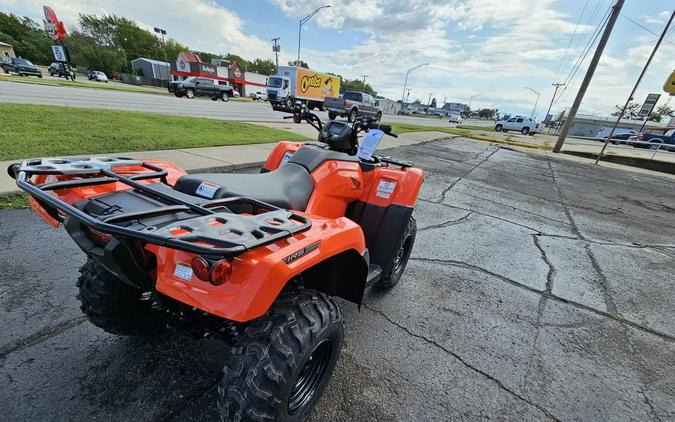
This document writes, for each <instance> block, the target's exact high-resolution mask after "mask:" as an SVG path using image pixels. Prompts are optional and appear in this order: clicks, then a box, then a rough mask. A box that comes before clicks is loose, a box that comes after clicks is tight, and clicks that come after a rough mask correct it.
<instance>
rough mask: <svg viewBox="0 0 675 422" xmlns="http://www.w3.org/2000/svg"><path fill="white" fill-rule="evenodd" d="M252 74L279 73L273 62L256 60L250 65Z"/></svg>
mask: <svg viewBox="0 0 675 422" xmlns="http://www.w3.org/2000/svg"><path fill="white" fill-rule="evenodd" d="M247 70H250V71H251V72H255V73H260V74H261V75H273V74H275V73H276V71H277V67H276V65H275V64H274V62H273V61H272V60H269V59H265V60H263V59H255V60H253V62H252V63H251V65H250V69H247Z"/></svg>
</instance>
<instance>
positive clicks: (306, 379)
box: [288, 340, 333, 415]
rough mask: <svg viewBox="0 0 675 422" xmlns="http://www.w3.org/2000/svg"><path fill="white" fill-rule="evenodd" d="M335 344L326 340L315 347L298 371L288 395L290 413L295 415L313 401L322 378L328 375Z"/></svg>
mask: <svg viewBox="0 0 675 422" xmlns="http://www.w3.org/2000/svg"><path fill="white" fill-rule="evenodd" d="M332 354H333V345H332V344H331V342H330V341H329V340H324V341H322V342H321V343H319V345H318V346H317V347H316V348H315V349H314V351H313V352H312V354H311V355H310V356H309V359H307V361H306V362H305V364H304V366H303V367H302V369H301V370H300V372H299V373H298V376H297V377H296V379H295V382H294V383H293V388H292V389H291V394H290V396H289V397H288V413H289V414H291V415H293V414H296V413H298V412H299V411H301V410H303V409H305V408H306V407H307V405H308V404H309V403H310V402H311V401H312V398H313V397H314V395H315V393H316V390H317V388H318V387H319V385H321V380H322V379H323V377H324V376H325V375H326V372H327V370H328V365H329V363H330V358H331V356H332Z"/></svg>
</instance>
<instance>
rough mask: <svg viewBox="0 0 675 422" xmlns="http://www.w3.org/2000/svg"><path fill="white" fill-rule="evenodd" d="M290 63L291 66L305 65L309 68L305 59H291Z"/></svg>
mask: <svg viewBox="0 0 675 422" xmlns="http://www.w3.org/2000/svg"><path fill="white" fill-rule="evenodd" d="M298 63H299V64H298ZM288 65H289V66H300V67H304V68H305V69H309V65H308V64H307V62H306V61H304V60H300V61H297V60H291V61H289V62H288Z"/></svg>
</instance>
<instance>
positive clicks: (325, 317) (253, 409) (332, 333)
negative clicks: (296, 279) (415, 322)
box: [218, 290, 344, 421]
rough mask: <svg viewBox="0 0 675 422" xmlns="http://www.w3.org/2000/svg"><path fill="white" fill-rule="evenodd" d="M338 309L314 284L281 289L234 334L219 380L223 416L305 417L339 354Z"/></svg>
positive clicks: (242, 418)
mask: <svg viewBox="0 0 675 422" xmlns="http://www.w3.org/2000/svg"><path fill="white" fill-rule="evenodd" d="M343 330H344V328H343V323H342V311H341V310H340V307H339V306H338V305H337V303H335V302H334V301H333V299H331V298H330V297H329V296H327V295H325V294H323V293H320V292H317V291H314V290H294V291H287V292H284V293H282V294H281V295H280V296H279V298H278V299H277V301H276V302H275V303H274V305H272V307H271V308H270V310H269V311H267V313H266V314H265V315H263V316H262V317H260V318H258V319H255V320H253V321H252V322H251V323H249V324H248V325H247V326H246V328H245V329H244V330H243V331H242V332H241V333H240V334H239V335H238V336H237V345H236V346H235V347H233V348H232V350H231V352H230V355H229V357H228V363H227V364H226V365H225V368H224V371H223V372H224V376H223V379H222V380H221V382H220V385H219V386H218V410H219V411H220V419H221V420H222V421H253V420H255V421H304V420H306V419H307V417H308V416H309V414H310V412H311V410H312V408H313V407H314V405H315V404H316V402H317V400H318V399H319V398H320V397H321V394H322V392H323V389H324V388H325V386H326V384H328V381H329V380H330V376H331V373H332V372H333V369H334V368H335V364H336V362H337V360H338V357H339V355H340V349H341V347H342V339H343Z"/></svg>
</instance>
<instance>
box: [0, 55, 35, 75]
mask: <svg viewBox="0 0 675 422" xmlns="http://www.w3.org/2000/svg"><path fill="white" fill-rule="evenodd" d="M2 71H3V72H5V73H9V72H14V73H16V74H17V75H19V76H37V77H38V78H42V72H41V71H40V69H38V67H37V66H35V65H34V64H33V63H31V62H30V61H28V60H26V59H22V58H21V57H12V58H11V59H9V60H8V61H6V62H3V63H2Z"/></svg>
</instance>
